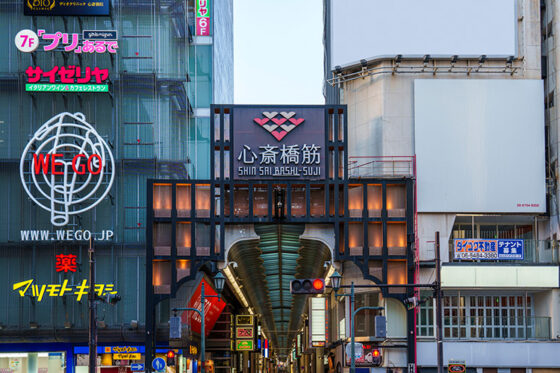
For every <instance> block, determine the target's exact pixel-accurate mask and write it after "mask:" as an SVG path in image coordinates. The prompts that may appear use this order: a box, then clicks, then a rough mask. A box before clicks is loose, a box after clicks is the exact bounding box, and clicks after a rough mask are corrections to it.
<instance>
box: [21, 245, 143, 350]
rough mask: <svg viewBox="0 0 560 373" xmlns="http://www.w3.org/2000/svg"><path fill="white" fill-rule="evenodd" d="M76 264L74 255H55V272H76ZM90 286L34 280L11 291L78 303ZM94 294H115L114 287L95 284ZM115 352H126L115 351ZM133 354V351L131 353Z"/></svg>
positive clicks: (22, 294) (39, 298)
mask: <svg viewBox="0 0 560 373" xmlns="http://www.w3.org/2000/svg"><path fill="white" fill-rule="evenodd" d="M76 268H77V263H76V255H73V254H68V255H65V254H59V255H56V262H55V269H56V271H57V272H69V271H70V272H76ZM89 289H90V286H89V285H88V283H87V280H82V282H81V283H80V284H79V285H74V284H69V280H68V279H65V280H64V281H63V282H62V284H36V283H35V279H30V280H25V281H21V282H16V283H15V284H13V286H12V290H14V291H15V290H17V291H18V293H19V295H20V297H24V296H26V295H27V296H31V297H32V298H35V299H36V300H37V301H38V302H41V301H42V300H43V298H44V297H45V296H48V297H62V296H65V295H75V296H76V301H78V302H80V301H81V300H82V298H83V297H84V296H86V297H87V295H88V292H89ZM94 292H95V293H96V294H97V295H98V296H100V297H102V296H106V295H109V294H117V291H116V290H115V285H113V284H95V287H94ZM116 352H127V351H125V350H123V351H116ZM131 352H135V351H131Z"/></svg>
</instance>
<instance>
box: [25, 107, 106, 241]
mask: <svg viewBox="0 0 560 373" xmlns="http://www.w3.org/2000/svg"><path fill="white" fill-rule="evenodd" d="M20 177H21V182H22V185H23V188H24V190H25V192H26V193H27V195H28V196H29V198H31V200H32V201H33V202H34V203H36V204H37V206H39V207H41V208H42V209H44V210H46V211H48V212H49V213H50V215H51V223H52V224H53V225H54V226H57V227H60V226H64V225H66V224H68V222H69V219H70V215H76V214H81V213H83V212H85V211H88V210H90V209H92V208H94V207H95V206H97V205H98V204H99V203H100V202H101V201H103V199H105V197H106V196H107V194H108V193H109V191H110V190H111V186H112V185H113V181H114V178H115V162H114V159H113V154H112V153H111V149H110V148H109V146H108V145H107V143H106V142H105V140H103V138H102V137H101V136H100V135H99V134H98V133H97V132H96V131H95V129H94V128H93V126H92V125H91V124H89V123H88V122H86V118H85V115H84V114H82V113H75V114H71V113H61V114H58V115H55V116H54V117H53V118H51V119H49V120H48V121H47V122H46V123H45V124H43V125H42V126H41V127H40V128H39V129H38V130H37V132H35V134H34V135H33V137H32V139H31V140H30V141H29V143H28V144H27V145H26V147H25V149H24V150H23V153H22V156H21V160H20ZM89 234H90V235H92V233H91V232H90V233H89ZM111 236H112V232H111ZM105 237H106V238H107V236H105Z"/></svg>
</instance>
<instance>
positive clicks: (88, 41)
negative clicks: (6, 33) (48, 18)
mask: <svg viewBox="0 0 560 373" xmlns="http://www.w3.org/2000/svg"><path fill="white" fill-rule="evenodd" d="M80 36H82V38H81V40H80ZM39 38H40V39H42V40H43V41H44V43H43V44H44V45H43V50H44V51H45V52H49V51H62V52H74V53H77V54H80V53H113V54H114V53H117V49H118V48H119V42H118V41H117V31H114V30H106V31H104V30H100V31H95V30H84V31H83V32H82V35H80V34H78V33H70V34H69V33H66V32H61V31H57V32H54V33H46V32H45V30H42V29H41V30H37V33H35V32H34V31H32V30H27V29H26V30H21V31H20V32H18V33H17V35H16V37H15V39H14V42H15V45H16V47H17V49H18V50H20V51H21V52H25V53H29V52H33V51H35V50H36V49H37V48H38V47H39V44H40V40H39Z"/></svg>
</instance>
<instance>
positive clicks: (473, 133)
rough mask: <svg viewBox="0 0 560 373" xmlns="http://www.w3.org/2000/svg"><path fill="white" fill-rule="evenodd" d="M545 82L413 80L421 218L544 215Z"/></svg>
mask: <svg viewBox="0 0 560 373" xmlns="http://www.w3.org/2000/svg"><path fill="white" fill-rule="evenodd" d="M543 96H544V93H543V82H542V81H540V80H502V79H499V80H498V79H496V80H474V79H469V80H458V79H449V80H447V79H429V80H428V79H426V80H415V81H414V122H415V152H416V160H417V182H418V185H417V190H418V211H419V212H456V213H462V212H464V213H493V212H495V213H540V212H545V209H546V199H545V188H546V187H545V139H544V109H543V100H544V99H543Z"/></svg>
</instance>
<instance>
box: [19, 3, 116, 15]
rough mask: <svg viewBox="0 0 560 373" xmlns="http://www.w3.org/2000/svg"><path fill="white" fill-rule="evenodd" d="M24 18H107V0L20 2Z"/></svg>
mask: <svg viewBox="0 0 560 373" xmlns="http://www.w3.org/2000/svg"><path fill="white" fill-rule="evenodd" d="M22 1H23V14H24V15H26V16H108V15H109V0H81V1H75V0H74V1H72V0H22Z"/></svg>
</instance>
